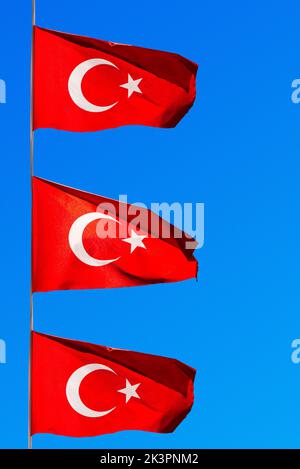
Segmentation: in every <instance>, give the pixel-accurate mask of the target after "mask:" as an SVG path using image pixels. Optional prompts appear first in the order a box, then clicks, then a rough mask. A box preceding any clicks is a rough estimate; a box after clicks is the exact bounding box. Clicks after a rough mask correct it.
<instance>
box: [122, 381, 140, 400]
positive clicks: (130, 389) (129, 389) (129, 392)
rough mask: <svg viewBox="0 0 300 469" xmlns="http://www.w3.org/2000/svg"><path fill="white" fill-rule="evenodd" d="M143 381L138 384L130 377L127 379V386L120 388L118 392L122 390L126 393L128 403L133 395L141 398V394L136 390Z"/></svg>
mask: <svg viewBox="0 0 300 469" xmlns="http://www.w3.org/2000/svg"><path fill="white" fill-rule="evenodd" d="M140 384H141V383H138V384H131V383H130V382H129V381H128V379H126V387H125V388H123V389H119V390H118V392H121V393H122V394H125V396H126V404H127V403H128V402H129V401H130V399H131V398H132V397H136V398H137V399H140V396H139V395H138V393H137V392H136V390H137V388H138V387H139V385H140Z"/></svg>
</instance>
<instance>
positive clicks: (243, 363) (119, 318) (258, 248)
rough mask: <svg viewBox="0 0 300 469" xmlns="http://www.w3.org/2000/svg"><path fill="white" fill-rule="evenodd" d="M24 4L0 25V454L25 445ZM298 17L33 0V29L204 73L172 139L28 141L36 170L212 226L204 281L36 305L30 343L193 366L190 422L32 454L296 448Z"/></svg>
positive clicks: (229, 6)
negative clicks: (127, 352)
mask: <svg viewBox="0 0 300 469" xmlns="http://www.w3.org/2000/svg"><path fill="white" fill-rule="evenodd" d="M30 3H31V2H30V1H29V0H28V1H26V2H18V4H17V5H16V4H15V3H11V2H5V3H4V4H3V5H2V6H1V15H0V18H1V19H0V40H1V42H0V51H1V63H0V79H4V80H5V81H6V85H7V103H6V104H5V105H2V104H1V105H0V135H1V156H2V171H1V184H0V201H1V215H2V224H1V226H2V229H1V232H0V243H1V247H2V249H1V256H2V262H1V266H2V274H1V283H0V285H1V292H2V295H1V298H2V305H1V306H2V307H1V322H0V338H1V339H4V340H5V341H6V344H7V364H6V365H0V418H1V420H0V447H2V448H14V447H26V445H27V362H28V328H29V322H28V320H29V281H30V279H29V263H30V258H29V245H30V190H29V189H30V180H29V61H30V34H31V27H30V21H31V5H30ZM16 9H17V14H16ZM299 15H300V6H299V2H296V1H290V2H288V3H285V4H280V3H279V2H271V1H270V0H269V1H265V2H263V4H262V2H259V1H258V0H254V1H251V2H250V1H249V2H238V1H230V0H229V1H227V2H222V1H220V0H217V1H215V2H210V4H208V2H202V1H195V0H193V1H191V2H188V3H186V2H182V1H170V0H164V1H163V2H161V1H159V0H152V1H151V2H140V1H137V0H132V1H131V2H130V3H128V2H123V1H122V2H121V1H119V0H116V1H115V2H114V3H113V4H112V3H109V2H99V1H97V0H86V1H85V2H76V4H74V1H71V0H59V1H58V0H52V1H51V2H49V1H46V0H38V2H37V23H38V24H39V25H40V26H44V27H49V28H52V29H58V30H63V31H66V32H71V33H77V34H82V35H87V36H92V37H99V38H101V39H106V40H111V41H115V42H124V43H129V44H136V45H140V46H145V47H151V48H157V49H162V50H169V51H174V52H178V53H180V54H182V55H185V56H186V57H188V58H190V59H191V60H194V61H195V62H197V63H198V64H199V74H198V99H197V102H196V104H195V106H194V108H193V109H192V110H191V112H190V113H189V114H188V115H187V116H186V118H185V119H184V120H183V121H182V122H181V123H180V125H179V126H178V127H177V128H176V129H173V130H164V129H161V130H160V129H153V128H144V127H124V128H120V129H115V130H109V131H104V132H98V133H85V134H81V133H77V134H76V133H68V132H59V131H54V130H40V131H38V132H36V158H35V174H36V175H38V176H41V177H45V178H48V179H52V180H55V181H57V182H61V183H63V184H67V185H71V186H74V187H77V188H80V189H83V190H87V191H91V192H95V193H98V194H102V195H104V196H108V197H113V198H118V195H119V194H128V199H129V201H132V202H136V201H143V202H144V203H146V204H150V203H151V202H162V201H166V202H170V203H171V202H174V201H178V202H193V203H196V202H203V203H205V207H206V208H205V217H206V218H205V245H204V247H203V248H202V249H201V250H199V251H198V252H197V257H198V260H199V281H198V283H196V282H195V281H187V282H184V283H178V284H170V285H156V286H150V287H143V288H129V289H120V290H115V289H113V290H106V291H104V290H99V291H74V292H72V291H68V292H53V293H47V294H38V295H36V296H35V298H34V306H35V327H36V329H37V330H39V331H42V332H45V333H50V334H55V335H59V336H62V337H68V338H75V339H79V340H85V341H90V342H95V343H99V344H103V345H111V346H113V347H121V348H122V347H124V348H128V349H132V350H137V351H142V352H149V353H155V354H159V355H166V356H171V357H175V358H178V359H180V360H182V361H184V362H186V363H188V364H190V365H191V366H194V367H195V368H197V370H198V375H197V380H196V385H195V391H196V399H195V405H194V408H193V410H192V412H191V414H190V415H189V416H188V417H187V418H186V420H185V421H184V422H183V423H182V424H181V425H180V427H179V428H178V429H177V430H176V432H175V433H174V434H170V435H159V434H151V433H144V432H122V433H119V434H114V435H107V436H101V437H95V438H83V439H76V438H73V439H72V438H65V437H57V436H49V435H38V436H36V437H34V442H33V445H34V447H35V448H107V447H109V448H135V447H136V448H138V447H141V448H188V447H190V448H248V447H250V448H252V447H256V448H261V447H272V448H278V447H296V448H299V447H300V445H299V441H300V430H299V421H300V406H299V386H300V365H298V366H297V365H295V364H293V363H292V361H291V359H290V355H291V351H292V350H291V342H292V340H293V339H295V338H297V337H300V318H299V306H300V295H299V275H300V250H299V234H300V233H299V231H300V226H299V216H298V213H299V198H300V186H299V170H300V163H299V122H300V104H299V105H296V104H293V103H292V102H291V98H290V95H291V92H292V89H291V82H292V81H293V80H294V79H296V78H300V61H299V53H298V44H299V39H300V37H299V36H300V32H299ZM58 105H59V103H58Z"/></svg>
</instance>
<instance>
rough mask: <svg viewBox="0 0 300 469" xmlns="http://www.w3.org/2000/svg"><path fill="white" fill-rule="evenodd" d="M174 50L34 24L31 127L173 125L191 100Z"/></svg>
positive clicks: (190, 76)
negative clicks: (63, 31)
mask: <svg viewBox="0 0 300 469" xmlns="http://www.w3.org/2000/svg"><path fill="white" fill-rule="evenodd" d="M196 73H197V65H196V64H195V63H193V62H191V61H189V60H187V59H185V58H184V57H181V56H180V55H177V54H173V53H169V52H161V51H157V50H152V49H145V48H142V47H136V46H129V45H124V44H117V43H114V42H107V41H101V40H97V39H91V38H88V37H83V36H75V35H74V34H67V33H62V32H58V31H52V30H49V29H43V28H39V27H35V28H34V80H33V92H34V129H37V128H41V127H51V128H55V129H61V130H72V131H77V132H84V131H93V130H102V129H109V128H113V127H119V126H121V125H130V124H131V125H136V124H139V125H148V126H154V127H175V126H176V124H177V123H178V122H179V121H180V119H181V118H182V117H183V116H184V115H185V114H186V113H187V111H188V110H189V109H190V107H191V106H192V105H193V102H194V100H195V94H196V90H195V79H196Z"/></svg>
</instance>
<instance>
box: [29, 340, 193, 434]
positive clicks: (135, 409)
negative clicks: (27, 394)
mask: <svg viewBox="0 0 300 469" xmlns="http://www.w3.org/2000/svg"><path fill="white" fill-rule="evenodd" d="M194 377H195V370H194V369H193V368H191V367H189V366H187V365H185V364H183V363H181V362H179V361H177V360H174V359H172V358H165V357H159V356H156V355H148V354H145V353H138V352H131V351H128V350H121V349H114V348H109V347H103V346H100V345H93V344H89V343H86V342H78V341H75V340H68V339H63V338H60V337H54V336H49V335H45V334H40V333H37V332H33V333H32V371H31V389H32V391H31V392H32V394H31V414H32V415H31V416H32V428H31V434H35V433H54V434H57V435H66V436H94V435H102V434H104V433H114V432H117V431H121V430H145V431H149V432H158V433H169V432H172V431H173V430H174V429H175V428H176V427H177V426H178V425H179V423H180V422H181V421H182V420H183V419H184V418H185V417H186V415H187V414H188V412H189V411H190V409H191V407H192V405H193V400H194V396H193V383H194Z"/></svg>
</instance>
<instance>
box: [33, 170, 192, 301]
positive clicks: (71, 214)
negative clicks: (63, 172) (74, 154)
mask: <svg viewBox="0 0 300 469" xmlns="http://www.w3.org/2000/svg"><path fill="white" fill-rule="evenodd" d="M191 241H192V242H191ZM187 243H191V244H193V245H194V247H195V244H196V243H195V242H194V240H192V238H190V237H189V236H188V235H186V234H185V233H183V232H182V231H180V230H178V229H176V228H175V227H174V226H172V225H170V224H168V223H167V222H165V221H164V220H162V218H160V217H159V216H158V215H155V214H154V213H153V212H151V211H150V210H147V209H144V208H139V207H136V206H131V205H128V204H126V203H120V202H118V201H116V200H113V199H107V198H104V197H101V196H97V195H93V194H90V193H87V192H83V191H79V190H77V189H72V188H70V187H66V186H61V185H60V184H56V183H54V182H51V181H46V180H44V179H40V178H37V177H34V178H33V261H32V262H33V291H34V292H41V291H49V290H71V289H84V288H112V287H123V286H136V285H146V284H153V283H164V282H175V281H179V280H185V279H189V278H192V277H196V275H197V261H196V259H195V258H194V257H193V249H189V248H188V247H186V246H187ZM188 246H189V244H188Z"/></svg>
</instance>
